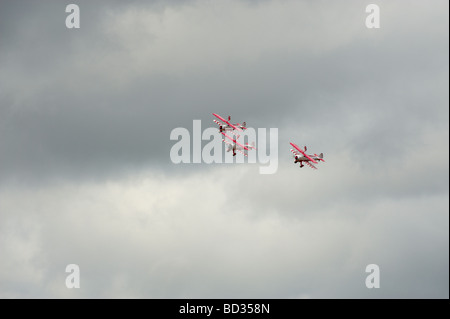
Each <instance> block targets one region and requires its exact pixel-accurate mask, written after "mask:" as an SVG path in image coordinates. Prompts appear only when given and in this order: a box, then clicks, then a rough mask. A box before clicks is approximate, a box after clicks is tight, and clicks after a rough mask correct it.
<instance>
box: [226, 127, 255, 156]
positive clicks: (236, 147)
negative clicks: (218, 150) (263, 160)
mask: <svg viewBox="0 0 450 319" xmlns="http://www.w3.org/2000/svg"><path fill="white" fill-rule="evenodd" d="M221 133H222V135H223V136H225V137H226V138H227V139H229V140H230V141H231V142H229V141H228V140H226V139H223V140H222V141H223V142H224V143H225V144H227V145H228V147H227V152H230V151H233V156H236V151H238V152H239V153H242V154H244V156H248V155H247V152H246V151H250V150H255V149H256V147H255V142H253V143H252V145H250V144H248V143H245V144H244V145H242V144H241V143H239V142H238V141H237V137H236V138H232V137H231V136H229V135H228V134H226V133H224V132H221Z"/></svg>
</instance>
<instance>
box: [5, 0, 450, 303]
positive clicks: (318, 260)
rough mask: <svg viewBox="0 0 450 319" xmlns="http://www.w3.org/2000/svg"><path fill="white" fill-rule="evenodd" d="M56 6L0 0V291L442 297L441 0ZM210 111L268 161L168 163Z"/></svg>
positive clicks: (444, 32)
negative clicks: (259, 135) (71, 285)
mask: <svg viewBox="0 0 450 319" xmlns="http://www.w3.org/2000/svg"><path fill="white" fill-rule="evenodd" d="M69 3H71V2H65V1H56V0H54V1H43V0H39V1H31V0H28V1H27V0H20V1H13V0H0V297H1V298H449V215H448V210H449V146H448V144H449V108H448V103H449V93H448V85H449V83H448V82H449V73H448V70H449V62H448V61H449V59H448V58H449V40H448V36H449V34H448V33H449V32H448V30H449V16H448V9H449V8H448V1H445V0H435V1H432V2H429V1H425V0H420V1H419V0H417V1H406V0H405V1H401V0H396V1H372V2H367V3H366V2H364V1H359V0H354V1H353V0H347V1H340V2H336V3H335V2H331V1H306V0H304V1H301V0H296V1H294V0H292V1H275V0H274V1H271V0H264V1H206V0H198V1H153V2H150V1H137V0H136V1H127V2H123V1H100V0H99V1H74V3H77V4H78V5H79V7H80V15H81V21H80V22H81V28H80V29H67V28H66V26H65V20H66V17H67V15H68V13H66V12H65V8H66V5H68V4H69ZM369 3H376V4H378V5H379V7H380V13H381V16H380V17H381V20H380V22H381V28H379V29H368V28H367V27H366V25H365V20H366V17H367V15H368V14H367V13H366V12H365V8H366V5H368V4H369ZM212 113H218V114H220V115H222V116H223V117H226V116H228V115H231V117H232V121H233V123H236V122H242V121H246V122H247V125H248V126H250V127H253V128H255V129H257V128H266V129H267V130H268V129H269V128H278V170H277V171H276V173H275V174H266V175H264V174H260V171H259V168H260V167H261V166H263V164H261V163H256V164H213V165H208V164H205V163H201V164H184V163H181V164H174V163H173V162H172V161H171V158H170V156H169V154H170V150H171V148H172V146H173V145H174V144H175V143H176V141H173V140H170V133H171V131H172V130H173V129H175V128H178V127H183V128H186V129H188V130H189V131H190V133H191V137H192V133H193V120H201V121H202V122H201V125H202V130H204V129H206V128H208V127H214V126H215V124H214V123H213V122H212V119H213V116H212ZM260 142H261V141H260V140H258V143H260ZM289 142H294V143H296V144H298V145H300V146H304V145H307V146H308V151H309V152H311V153H320V152H323V153H324V158H325V160H326V162H325V163H320V164H319V165H318V168H319V169H318V170H312V169H310V168H309V167H304V168H302V169H300V168H299V167H298V166H299V165H298V164H294V163H293V159H292V155H291V153H290V151H289V149H290V145H289ZM204 144H205V143H204ZM68 264H77V265H79V267H80V272H81V282H80V283H81V288H79V289H68V288H67V287H66V285H65V280H66V277H67V276H68V273H66V272H65V269H66V266H67V265H68ZM369 264H377V265H378V266H379V267H380V274H381V276H380V288H378V289H368V288H367V287H366V285H365V280H366V277H367V275H368V273H366V272H365V269H366V266H367V265H369Z"/></svg>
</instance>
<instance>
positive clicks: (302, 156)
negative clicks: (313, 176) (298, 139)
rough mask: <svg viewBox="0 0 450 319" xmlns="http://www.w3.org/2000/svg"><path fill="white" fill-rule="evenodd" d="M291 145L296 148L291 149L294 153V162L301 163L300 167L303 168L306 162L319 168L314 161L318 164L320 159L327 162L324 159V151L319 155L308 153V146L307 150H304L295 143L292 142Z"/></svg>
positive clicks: (312, 166)
mask: <svg viewBox="0 0 450 319" xmlns="http://www.w3.org/2000/svg"><path fill="white" fill-rule="evenodd" d="M291 145H292V147H293V148H294V149H291V152H292V153H293V154H294V163H300V168H302V167H303V166H304V165H303V163H305V164H306V165H308V166H309V167H311V168H314V169H317V167H315V166H314V165H313V164H312V163H314V164H318V162H320V161H322V162H325V160H324V159H323V153H320V154H319V155H317V154H314V155H308V154H306V150H307V149H306V146H305V150H302V149H300V147H298V146H297V145H295V144H294V143H291Z"/></svg>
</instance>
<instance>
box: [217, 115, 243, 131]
mask: <svg viewBox="0 0 450 319" xmlns="http://www.w3.org/2000/svg"><path fill="white" fill-rule="evenodd" d="M213 115H214V116H215V117H217V118H218V119H219V120H220V121H217V120H213V121H214V123H216V124H218V125H219V131H220V133H223V132H226V131H237V132H242V131H243V130H245V129H247V127H246V126H247V123H245V122H242V124H239V123H236V124H232V123H230V121H231V116H228V121H227V120H225V119H224V118H223V117H221V116H220V115H218V114H215V113H213Z"/></svg>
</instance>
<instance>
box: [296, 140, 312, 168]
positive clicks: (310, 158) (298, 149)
mask: <svg viewBox="0 0 450 319" xmlns="http://www.w3.org/2000/svg"><path fill="white" fill-rule="evenodd" d="M291 145H292V147H294V148H295V149H296V150H297V151H299V152H300V153H302V154H303V156H305V157H306V158H307V159H309V160H310V161H311V162H313V163H314V164H317V162H316V160H315V159H314V158H312V157H311V156H309V155H308V154H306V153H305V152H304V151H302V150H301V149H300V147H298V146H297V145H295V144H294V143H291Z"/></svg>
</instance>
